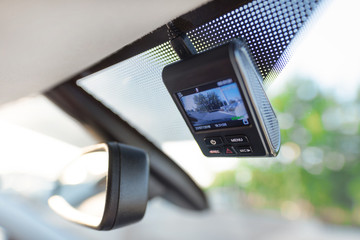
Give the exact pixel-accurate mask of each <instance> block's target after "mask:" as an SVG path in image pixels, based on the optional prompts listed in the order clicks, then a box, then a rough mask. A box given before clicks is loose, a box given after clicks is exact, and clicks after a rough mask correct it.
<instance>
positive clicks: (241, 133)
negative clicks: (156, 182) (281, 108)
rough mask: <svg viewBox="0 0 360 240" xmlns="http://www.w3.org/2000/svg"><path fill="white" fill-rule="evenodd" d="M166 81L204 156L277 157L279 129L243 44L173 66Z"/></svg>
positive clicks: (238, 42) (166, 73) (236, 42)
mask: <svg viewBox="0 0 360 240" xmlns="http://www.w3.org/2000/svg"><path fill="white" fill-rule="evenodd" d="M162 76H163V81H164V84H165V86H166V87H167V89H168V91H169V93H170V95H171V96H172V98H173V100H174V102H175V104H176V106H177V108H178V109H179V111H180V113H181V115H182V116H183V118H184V120H185V122H186V123H187V125H188V127H189V129H190V131H191V133H192V134H193V136H194V138H195V140H196V142H197V143H198V145H199V147H200V149H201V150H202V152H203V154H204V155H205V156H208V157H251V156H256V157H265V156H267V157H273V156H276V155H277V153H278V151H279V148H280V131H279V124H278V121H277V118H276V115H275V113H274V111H273V108H272V106H271V103H270V101H269V100H268V98H267V96H266V93H265V91H264V89H263V85H262V76H261V74H260V73H259V71H258V70H257V67H256V65H255V64H254V62H253V60H252V57H251V54H250V53H249V51H248V49H247V46H246V43H245V42H244V41H242V40H239V39H236V40H233V41H231V42H229V43H227V44H225V45H222V46H220V47H217V48H214V49H211V50H208V51H206V52H203V53H200V54H196V55H192V56H190V57H188V58H186V59H182V60H180V61H178V62H175V63H173V64H170V65H168V66H166V67H165V68H164V70H163V73H162Z"/></svg>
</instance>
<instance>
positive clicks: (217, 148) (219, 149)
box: [208, 147, 222, 155]
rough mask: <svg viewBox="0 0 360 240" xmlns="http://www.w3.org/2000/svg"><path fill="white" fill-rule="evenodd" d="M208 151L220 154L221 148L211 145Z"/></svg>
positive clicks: (212, 153)
mask: <svg viewBox="0 0 360 240" xmlns="http://www.w3.org/2000/svg"><path fill="white" fill-rule="evenodd" d="M208 150H209V153H210V154H211V155H219V154H222V149H221V148H219V147H213V148H209V149H208Z"/></svg>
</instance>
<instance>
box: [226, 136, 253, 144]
mask: <svg viewBox="0 0 360 240" xmlns="http://www.w3.org/2000/svg"><path fill="white" fill-rule="evenodd" d="M226 140H227V141H228V142H229V143H234V144H237V143H239V144H240V143H248V142H249V140H248V138H247V137H246V136H244V135H237V136H228V137H226Z"/></svg>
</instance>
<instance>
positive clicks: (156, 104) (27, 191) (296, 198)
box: [0, 0, 360, 239]
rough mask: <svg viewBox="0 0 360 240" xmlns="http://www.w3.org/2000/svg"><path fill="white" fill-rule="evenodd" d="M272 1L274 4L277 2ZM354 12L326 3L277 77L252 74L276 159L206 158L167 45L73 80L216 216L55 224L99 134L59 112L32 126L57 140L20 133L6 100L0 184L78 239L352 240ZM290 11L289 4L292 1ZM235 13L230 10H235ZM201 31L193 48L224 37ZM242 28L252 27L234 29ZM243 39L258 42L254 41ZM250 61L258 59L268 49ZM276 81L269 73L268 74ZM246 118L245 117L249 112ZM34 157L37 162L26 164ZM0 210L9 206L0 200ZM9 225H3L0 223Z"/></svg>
mask: <svg viewBox="0 0 360 240" xmlns="http://www.w3.org/2000/svg"><path fill="white" fill-rule="evenodd" d="M255 2H256V3H258V2H261V1H255ZM269 2H271V3H272V4H277V3H276V2H277V1H269ZM279 2H280V1H279ZM309 2H310V5H311V4H313V2H312V1H309ZM314 2H316V1H314ZM252 6H253V5H250V6H248V7H252ZM254 6H255V5H254ZM311 6H314V5H311ZM301 7H304V6H300V7H299V9H300V8H301ZM359 7H360V6H359V3H357V2H356V1H353V2H347V3H346V4H343V1H340V0H334V1H331V2H330V3H329V4H328V5H326V7H325V6H322V7H321V9H320V10H321V11H319V13H318V14H319V16H318V17H317V18H316V21H312V22H311V23H312V24H311V25H307V28H306V29H301V31H302V35H303V38H295V40H294V41H293V42H292V43H291V47H292V49H294V50H295V52H294V53H293V56H292V58H291V60H290V61H289V62H288V65H287V66H286V68H285V69H284V70H283V71H282V72H281V73H280V74H279V71H280V70H281V69H282V67H280V66H277V65H276V64H275V61H273V62H271V61H272V60H271V59H272V58H268V59H270V60H269V62H266V63H265V64H263V65H262V67H261V68H260V69H259V70H260V71H261V73H262V74H263V76H264V77H265V83H266V84H265V86H266V92H267V94H268V96H269V99H270V102H271V103H272V105H273V107H274V110H275V112H276V114H277V117H278V120H279V123H280V128H281V138H282V144H281V145H282V146H281V150H280V153H279V155H278V157H276V158H273V159H269V158H266V159H258V158H252V159H239V158H206V157H205V156H204V155H203V154H202V153H201V151H200V149H199V147H198V145H197V144H196V142H195V141H194V139H193V137H192V135H191V133H190V131H189V129H188V127H187V126H186V124H185V121H184V119H183V118H182V116H181V115H180V113H179V112H178V110H177V108H176V106H175V104H174V103H173V101H172V99H171V97H170V95H169V93H168V92H167V90H166V88H165V86H164V85H163V82H162V80H161V72H162V69H163V67H164V66H166V65H167V64H169V63H172V62H174V61H176V60H178V57H177V56H176V54H175V53H174V52H173V50H172V48H171V46H170V44H169V43H164V44H162V45H160V46H157V47H155V48H153V49H150V50H148V51H146V52H144V53H142V54H139V55H137V56H135V57H132V58H130V59H128V60H125V61H123V62H120V63H118V64H115V65H113V66H111V67H109V68H106V69H104V70H102V71H99V72H97V73H95V74H92V75H89V76H87V77H85V78H83V79H80V80H79V81H77V85H78V86H79V87H81V88H82V89H84V90H85V91H86V92H88V93H90V94H91V95H92V96H94V97H95V98H96V99H98V100H99V101H100V102H101V103H103V104H104V106H106V107H108V108H109V109H110V110H112V111H113V112H114V113H116V114H117V115H118V116H120V117H121V118H122V119H124V120H126V121H127V122H128V123H129V124H130V125H131V126H133V127H134V128H136V129H137V130H138V131H139V132H140V133H141V134H143V135H144V136H145V137H146V138H148V139H149V140H150V141H152V142H153V143H154V144H155V145H156V146H157V147H158V148H159V149H161V150H162V151H163V152H165V153H166V154H167V155H168V156H170V157H171V158H172V159H173V160H174V161H175V162H176V163H178V164H179V165H180V166H181V167H182V168H183V169H185V171H186V172H187V173H189V174H190V175H191V176H192V177H193V179H194V180H195V181H196V182H197V183H198V184H199V185H200V186H201V187H202V189H203V190H204V191H205V192H206V194H207V196H208V198H209V201H210V205H211V211H209V212H207V213H203V214H198V213H192V212H189V211H186V210H183V209H180V208H177V207H174V206H173V205H171V204H169V203H167V202H166V201H165V200H157V199H154V200H152V201H151V202H150V204H149V208H148V210H147V213H146V216H145V218H144V220H143V221H142V222H140V223H139V224H136V225H134V226H130V227H126V228H124V229H120V230H116V231H114V232H110V233H101V234H100V233H94V232H92V231H90V230H89V231H87V230H85V229H83V228H80V227H77V226H73V225H71V224H69V223H66V222H64V221H62V220H61V219H59V218H57V217H56V216H54V215H52V213H50V211H48V209H47V208H46V207H45V206H46V200H45V199H46V198H47V196H48V195H49V192H51V190H52V189H53V187H54V181H55V180H56V177H57V175H58V173H59V172H60V171H61V169H62V168H63V167H64V166H65V165H66V164H67V163H68V162H69V161H71V160H72V159H73V158H74V157H76V156H77V154H78V153H79V147H78V146H86V145H89V144H92V143H94V142H96V140H94V139H92V138H91V137H89V136H85V137H82V138H81V137H79V136H80V135H81V134H83V133H80V132H76V131H75V130H73V129H75V128H72V127H69V125H67V123H64V122H65V121H64V122H62V120H61V121H60V117H58V115H56V114H54V116H56V117H54V118H59V120H58V121H57V124H58V127H57V128H56V129H55V128H54V127H53V125H52V127H51V129H50V127H49V128H48V127H47V126H45V125H44V124H42V126H37V127H36V129H34V130H36V131H40V132H41V131H43V132H46V133H47V134H48V133H49V132H50V133H51V134H48V135H51V136H52V138H51V137H49V136H43V135H41V134H39V133H34V132H32V131H29V130H27V129H23V128H21V131H19V128H18V127H16V126H15V127H14V125H12V124H8V122H5V120H6V121H7V120H9V121H10V122H13V123H16V124H20V125H23V126H24V125H25V127H28V126H26V124H24V122H26V121H25V119H23V120H24V121H23V122H22V121H21V119H19V117H18V116H17V117H14V118H11V119H9V118H8V117H7V116H8V114H7V112H8V109H7V108H6V107H5V108H3V109H2V111H1V113H0V117H1V119H2V120H4V121H2V125H1V128H2V136H1V137H2V138H1V139H2V140H1V141H2V142H1V143H2V145H3V146H9V143H12V144H13V148H7V151H3V152H2V154H3V155H2V166H3V167H2V168H1V170H0V172H1V174H2V175H3V176H2V189H5V190H9V189H11V191H14V190H15V191H16V192H17V193H21V194H22V195H23V196H25V197H26V198H27V199H30V202H31V203H30V209H31V208H33V209H35V210H36V211H38V212H40V213H41V214H42V216H43V217H44V218H43V219H42V220H41V221H43V222H44V224H45V223H46V222H47V221H48V223H49V225H50V224H53V225H54V226H56V227H57V228H58V229H66V231H68V233H75V239H99V238H103V237H104V236H106V238H108V239H118V238H119V236H122V237H123V238H124V239H149V238H150V239H202V238H206V239H220V238H226V239H239V238H243V239H269V238H270V239H359V236H360V230H359V228H358V227H359V226H360V195H359V193H358V189H359V188H360V178H359V176H358V173H359V171H360V162H359V160H360V159H359V158H360V150H359V147H358V146H359V145H360V137H359V136H360V135H359V119H360V103H359V100H360V95H359V94H360V91H359V83H360V71H359V66H360V60H359V57H358V56H359V55H360V48H359V47H358V46H359V45H358V43H359V42H360V31H359V30H358V29H357V28H356V27H354V23H357V22H360V15H359V14H358V9H359ZM304 8H305V7H304ZM287 9H290V10H291V6H290V5H289V6H288V7H287ZM241 10H243V11H246V8H243V9H241ZM290 10H289V11H290ZM239 11H240V10H239V9H238V10H237V11H235V10H234V11H233V14H235V15H236V14H238V12H239ZM320 12H321V15H320ZM265 13H266V11H265ZM249 17H251V16H249ZM275 18H279V17H278V16H272V17H269V19H268V21H275V20H274V19H275ZM271 19H272V20H271ZM245 20H247V19H243V21H244V22H245ZM278 20H279V22H280V21H281V19H278ZM214 21H215V20H214ZM221 21H224V22H225V19H220V18H219V20H216V21H215V22H217V25H214V27H212V29H214V30H213V31H215V30H216V31H217V32H221V31H222V29H221V28H220V26H221ZM223 24H224V23H223ZM245 24H246V23H245ZM274 24H275V23H274ZM268 25H269V26H271V24H268ZM295 25H296V27H295ZM298 25H299V26H302V23H297V22H296V23H294V24H293V25H291V27H290V28H291V31H290V30H289V31H286V34H285V32H281V34H280V33H279V34H278V35H277V36H273V40H274V39H275V40H274V41H276V40H277V39H278V40H279V41H280V39H283V41H284V42H289V41H290V39H292V37H294V34H295V32H297V31H298V29H300V28H299V27H298ZM259 26H260V28H261V25H259ZM280 26H281V25H280ZM203 30H204V28H200V29H197V30H196V31H191V32H189V33H188V34H189V36H191V37H192V39H195V40H196V41H197V44H198V45H197V47H198V50H199V51H203V50H206V49H208V48H211V47H213V46H216V45H218V44H219V42H221V43H223V42H224V41H226V40H224V39H225V37H224V36H223V37H224V39H221V41H220V40H219V42H216V41H210V40H209V41H208V42H206V38H200V37H199V36H200V35H201V34H200V33H201V31H203ZM230 31H231V30H230ZM230 31H229V32H230ZM212 34H215V32H214V33H212ZM234 34H235V33H234ZM241 34H243V35H244V36H246V35H245V34H249V33H243V32H239V34H238V35H239V36H240V35H241ZM210 35H211V34H210ZM238 35H236V36H238ZM249 35H251V34H249ZM234 36H235V35H234ZM226 37H227V36H226ZM260 37H261V36H259V39H260ZM204 39H205V40H204ZM264 39H271V36H270V37H269V36H264ZM227 40H228V39H227ZM202 41H204V42H202ZM249 45H251V47H253V48H255V47H256V46H255V45H256V41H255V40H252V42H250V44H249ZM279 49H280V50H277V51H275V50H272V51H274V52H276V53H270V52H271V49H268V51H270V52H269V53H268V54H277V55H281V54H282V53H287V52H286V51H285V46H283V45H281V44H280V43H279ZM285 55H286V54H285ZM255 58H256V59H257V61H259V62H261V61H262V60H263V55H262V54H258V55H256V56H255ZM285 59H286V57H285ZM276 67H278V68H276ZM274 76H275V77H276V79H275V80H274V81H272V79H274ZM270 83H271V84H270ZM204 92H205V91H204ZM228 95H231V97H226V94H225V97H224V99H222V101H223V102H224V101H226V98H233V99H234V100H233V99H231V100H233V102H231V100H229V102H228V103H226V104H224V105H225V106H222V107H223V108H224V107H226V108H229V109H230V108H232V106H233V105H234V106H235V105H236V104H241V100H240V99H241V96H238V95H237V93H235V94H233V93H228ZM183 96H185V97H183ZM183 96H182V97H183V98H184V99H183V100H182V101H183V105H184V109H186V110H188V111H189V113H188V116H189V117H191V115H192V114H197V113H196V112H193V111H192V108H194V103H193V102H189V101H187V100H186V95H185V94H183ZM234 96H236V97H234ZM40 98H42V97H40ZM25 106H27V107H28V105H26V104H25ZM51 108H55V107H54V106H51ZM215 109H217V108H215ZM33 112H34V113H36V114H33V115H32V117H29V118H28V119H27V121H28V120H29V119H42V117H44V116H45V115H46V114H42V113H44V112H47V110H45V109H44V110H42V111H38V112H36V111H33ZM209 112H210V113H213V112H212V111H211V110H209ZM215 113H216V112H215ZM51 114H53V113H51ZM51 114H50V113H49V114H48V115H51ZM246 114H247V113H246V112H244V113H243V114H242V115H241V116H243V118H246ZM61 119H62V118H61ZM52 121H53V120H52ZM54 121H55V120H54ZM71 121H72V120H71ZM204 121H205V122H206V119H204ZM40 125H41V124H40ZM61 126H62V127H61ZM65 126H66V127H65ZM194 127H196V126H195V125H194ZM39 129H42V130H39ZM44 129H46V130H44ZM63 129H68V130H67V131H68V133H67V134H65V133H64V132H62V131H63ZM69 129H71V130H69ZM72 131H73V132H72ZM5 133H8V134H7V135H6V134H5ZM27 134H30V135H27ZM34 134H35V135H34ZM62 134H64V135H66V136H67V137H63V136H62ZM18 136H21V141H22V142H26V146H27V148H22V151H19V150H18V148H17V147H16V146H15V143H18V141H19V137H18ZM60 136H62V137H60ZM69 136H70V137H69ZM54 138H58V139H59V138H60V139H63V140H64V141H66V142H67V143H65V142H62V141H60V140H58V139H54ZM69 143H70V144H69ZM10 145H11V144H10ZM14 153H15V154H14ZM25 153H27V154H25ZM38 153H42V155H39V154H38ZM29 154H30V155H31V156H32V157H33V159H34V160H31V161H30V160H29V159H28V156H29ZM50 159H51V161H50ZM14 172H17V173H21V177H19V175H16V178H14V177H13V176H11V175H12V174H14ZM29 176H30V177H29ZM34 176H35V177H34ZM34 186H36V187H34ZM4 198H5V197H4ZM4 198H3V199H4ZM0 200H1V198H0ZM11 200H12V199H10V201H11ZM19 205H20V203H19V204H18V205H16V204H15V203H14V206H13V208H10V207H9V209H13V210H14V211H15V210H16V209H17V208H18V209H20V210H22V208H19V207H18V206H19ZM0 210H1V211H4V210H3V209H2V208H1V207H0ZM20 210H19V212H21V211H20ZM24 212H26V211H24ZM16 213H17V214H20V213H18V212H16ZM0 215H1V214H0ZM9 215H10V214H9ZM4 216H5V214H4ZM6 216H7V215H6ZM19 216H21V215H19ZM0 219H1V218H0ZM3 219H7V218H6V217H4V218H3ZM44 219H45V220H46V221H45V220H44ZM5 223H6V221H4V220H3V222H1V220H0V226H4V224H5ZM4 231H5V232H6V230H4ZM0 232H1V228H0ZM77 234H78V235H77ZM5 235H6V234H5ZM5 235H4V236H5ZM309 236H311V237H313V238H309ZM69 239H70V238H69Z"/></svg>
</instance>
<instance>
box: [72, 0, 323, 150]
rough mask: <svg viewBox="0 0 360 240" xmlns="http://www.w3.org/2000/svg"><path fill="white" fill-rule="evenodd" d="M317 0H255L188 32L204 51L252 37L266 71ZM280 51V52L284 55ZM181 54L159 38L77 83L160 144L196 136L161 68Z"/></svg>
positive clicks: (280, 64)
mask: <svg viewBox="0 0 360 240" xmlns="http://www.w3.org/2000/svg"><path fill="white" fill-rule="evenodd" d="M317 4H318V1H316V0H292V1H277V0H268V1H257V0H256V1H253V2H250V3H248V4H246V5H244V6H242V7H240V8H238V9H235V10H233V11H231V12H229V13H227V14H224V15H223V16H221V17H219V18H217V19H214V20H213V21H211V22H209V23H206V24H204V25H203V26H200V27H198V28H196V29H194V30H192V31H190V32H188V33H187V34H188V36H189V38H190V39H191V41H192V42H193V44H194V46H195V47H196V49H197V50H198V51H199V52H201V51H205V50H207V49H210V48H213V47H215V46H218V45H221V44H224V43H226V42H228V41H230V40H231V39H233V38H238V37H241V38H243V39H245V40H246V41H247V43H248V46H249V49H250V51H251V52H252V55H253V58H254V60H255V62H256V63H257V65H258V68H259V70H260V71H261V74H262V75H263V77H268V76H269V75H271V76H273V75H274V74H271V73H272V71H273V70H274V69H275V70H276V71H275V72H279V71H280V70H281V69H282V67H283V66H284V65H285V63H286V59H285V61H284V60H282V58H283V56H284V55H285V56H286V55H287V51H286V46H288V44H289V43H290V41H291V40H292V39H293V38H294V36H295V34H296V33H297V32H298V31H299V29H300V27H302V26H303V25H304V23H305V21H306V20H307V19H308V17H309V16H310V14H311V12H313V10H314V9H315V7H316V5H317ZM280 56H281V57H280ZM176 60H178V57H177V55H176V54H175V52H174V51H173V50H172V48H171V46H170V44H169V43H164V44H161V45H159V46H157V47H155V48H152V49H150V50H148V51H145V52H143V53H141V54H139V55H137V56H134V57H132V58H129V59H127V60H125V61H122V62H120V63H118V64H115V65H113V66H111V67H108V68H106V69H104V70H102V71H99V72H97V73H94V74H92V75H89V76H87V77H85V78H83V79H80V80H78V81H77V84H78V85H79V86H80V87H82V88H83V89H84V90H85V91H87V92H88V93H90V94H91V95H92V96H93V97H94V98H96V99H97V100H99V101H100V102H102V103H103V104H104V105H105V106H106V107H108V108H109V109H110V110H112V111H113V112H114V113H116V114H117V115H118V116H120V117H121V118H122V119H124V120H125V121H127V122H128V123H129V124H130V125H132V126H133V127H134V128H136V129H137V130H138V131H139V132H140V133H141V134H143V135H144V136H145V137H147V138H148V139H149V140H151V141H153V142H154V143H155V144H157V145H158V146H161V144H162V143H164V142H166V141H177V140H184V139H193V138H192V135H191V133H190V131H189V130H188V128H187V127H186V124H185V122H184V120H183V119H182V117H181V115H180V113H179V112H178V110H177V108H176V106H175V104H174V103H173V101H172V99H171V97H170V95H169V94H168V92H167V90H166V88H165V86H164V84H163V81H162V78H161V72H162V69H163V68H164V66H166V65H167V64H169V63H172V62H174V61H176Z"/></svg>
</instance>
